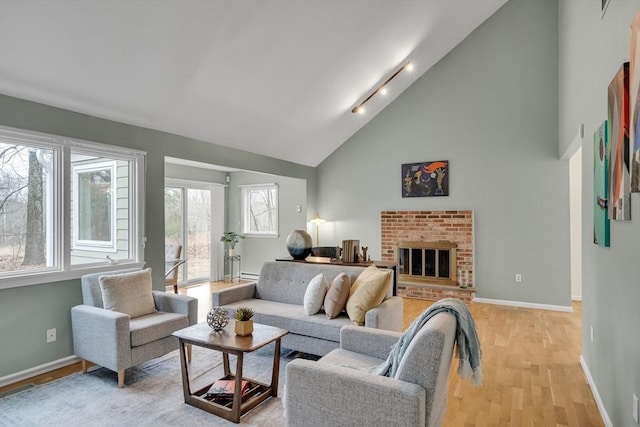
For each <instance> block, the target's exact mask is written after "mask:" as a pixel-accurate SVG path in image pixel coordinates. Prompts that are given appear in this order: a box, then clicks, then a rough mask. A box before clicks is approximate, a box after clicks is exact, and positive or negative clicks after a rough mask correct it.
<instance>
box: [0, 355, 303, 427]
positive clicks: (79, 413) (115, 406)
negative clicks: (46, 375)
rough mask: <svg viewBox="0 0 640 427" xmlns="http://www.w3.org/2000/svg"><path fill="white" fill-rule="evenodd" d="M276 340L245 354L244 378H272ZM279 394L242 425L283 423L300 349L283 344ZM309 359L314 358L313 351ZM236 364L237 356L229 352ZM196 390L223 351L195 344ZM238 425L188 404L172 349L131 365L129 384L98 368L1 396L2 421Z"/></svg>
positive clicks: (213, 375) (214, 372) (210, 377)
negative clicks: (290, 370) (290, 371)
mask: <svg viewBox="0 0 640 427" xmlns="http://www.w3.org/2000/svg"><path fill="white" fill-rule="evenodd" d="M273 347H274V345H273V344H270V345H268V346H266V347H264V348H262V349H260V350H258V351H256V352H253V353H248V354H246V355H245V358H244V369H243V373H244V376H245V377H249V378H253V379H256V380H258V381H262V382H266V383H268V382H269V381H270V379H271V366H272V360H273ZM281 354H282V357H281V359H280V377H279V383H278V397H277V398H271V399H268V400H267V401H265V402H264V403H262V404H261V405H259V406H258V407H256V408H254V409H253V410H251V411H250V412H249V413H247V414H246V415H244V416H243V417H242V419H241V422H240V424H241V425H248V426H265V427H267V426H268V427H273V426H283V425H284V424H285V422H284V413H283V408H282V400H281V399H282V396H283V389H284V384H285V371H286V365H287V364H288V363H289V362H290V361H291V360H293V359H295V358H297V357H305V355H302V354H300V353H297V352H292V351H290V350H286V349H283V350H282V352H281ZM310 358H313V357H312V356H311V357H310ZM230 359H231V365H232V369H235V357H234V356H231V357H230ZM189 370H190V371H189V376H190V378H191V384H192V386H191V387H192V388H191V389H192V390H197V389H198V388H201V387H204V386H205V385H207V384H209V383H211V382H213V381H214V380H216V379H218V378H220V377H221V376H222V375H223V372H222V371H223V369H222V355H221V353H220V352H217V351H210V350H207V349H203V348H200V347H195V346H194V347H193V357H192V362H191V364H190V367H189ZM204 424H206V425H211V426H234V425H237V424H235V423H232V422H229V421H226V420H223V419H221V418H219V417H217V416H215V415H213V414H210V413H208V412H205V411H203V410H201V409H198V408H195V407H193V406H190V405H187V404H185V403H184V397H183V394H182V379H181V373H180V357H179V353H178V351H177V350H176V351H173V352H171V353H169V354H167V355H165V356H163V357H159V358H157V359H153V360H151V361H149V362H146V363H143V364H141V365H138V366H136V367H134V368H130V369H127V371H126V378H125V387H124V388H118V381H117V375H116V373H115V372H112V371H110V370H108V369H104V368H100V367H96V368H94V369H93V370H90V371H89V372H88V373H87V374H82V373H77V374H73V375H70V376H68V377H65V378H61V379H59V380H56V381H52V382H50V383H47V384H43V385H40V386H36V387H34V388H31V389H28V390H25V391H22V392H19V393H16V394H12V395H9V396H7V397H4V398H2V399H0V426H193V425H204Z"/></svg>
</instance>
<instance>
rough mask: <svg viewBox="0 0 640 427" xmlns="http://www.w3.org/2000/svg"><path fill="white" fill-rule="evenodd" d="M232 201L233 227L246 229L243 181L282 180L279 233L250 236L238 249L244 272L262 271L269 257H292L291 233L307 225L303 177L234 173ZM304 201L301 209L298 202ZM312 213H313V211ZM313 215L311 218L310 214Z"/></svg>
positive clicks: (230, 227) (279, 197) (230, 203)
mask: <svg viewBox="0 0 640 427" xmlns="http://www.w3.org/2000/svg"><path fill="white" fill-rule="evenodd" d="M229 176H230V177H231V182H230V183H229V204H228V206H227V212H228V219H229V224H228V225H227V227H228V229H229V230H230V231H237V232H242V195H241V190H240V187H239V186H240V185H246V184H264V183H273V182H275V183H277V184H278V205H279V217H278V222H279V235H278V237H277V238H270V237H247V238H246V239H244V240H241V241H240V243H239V244H238V246H236V249H238V253H239V255H240V256H241V257H242V272H244V273H254V274H258V273H260V267H262V264H263V263H264V262H265V261H273V260H274V259H276V258H278V257H288V256H290V255H289V252H287V245H286V242H287V236H288V235H289V233H290V232H291V231H292V230H297V229H302V230H306V229H307V218H308V215H307V191H306V183H305V182H304V180H302V179H298V178H290V177H283V176H274V175H265V174H258V173H251V172H233V173H230V174H229ZM297 205H300V209H301V210H300V212H297V211H296V206H297ZM310 217H313V215H311V216H310ZM310 217H309V218H310Z"/></svg>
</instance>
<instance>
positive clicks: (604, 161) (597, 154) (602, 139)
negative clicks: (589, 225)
mask: <svg viewBox="0 0 640 427" xmlns="http://www.w3.org/2000/svg"><path fill="white" fill-rule="evenodd" d="M608 135H609V133H608V132H607V121H606V120H605V122H604V123H602V126H600V128H599V129H598V130H597V131H596V133H595V134H594V135H593V243H595V244H596V245H598V246H603V247H606V248H608V247H609V246H610V244H611V243H610V237H609V233H610V223H609V213H608V212H607V201H608V199H609V141H608V139H607V138H608Z"/></svg>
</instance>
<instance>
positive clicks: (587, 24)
mask: <svg viewBox="0 0 640 427" xmlns="http://www.w3.org/2000/svg"><path fill="white" fill-rule="evenodd" d="M639 10H640V1H639V0H611V2H610V4H609V7H608V8H607V11H606V13H605V15H604V17H603V16H602V13H601V11H600V0H561V1H560V6H559V22H560V92H559V100H560V102H559V105H560V111H559V117H560V152H563V151H565V150H566V147H568V145H569V143H570V141H571V140H572V139H573V137H574V135H575V133H576V132H575V130H576V129H577V127H578V124H579V123H584V125H585V126H584V127H585V138H584V143H583V149H582V159H583V160H582V185H583V191H582V241H583V243H582V265H583V267H582V280H583V282H582V354H583V357H584V361H585V363H586V366H587V367H588V370H589V372H590V373H591V376H592V377H593V380H594V382H595V386H596V389H597V391H598V394H599V395H600V397H601V399H602V402H603V404H604V406H605V408H606V413H607V414H608V417H609V418H610V421H611V425H613V426H616V427H618V426H620V427H625V426H628V427H631V426H636V425H637V424H635V422H634V421H633V418H632V393H635V394H636V395H637V396H640V327H639V326H640V308H639V307H638V304H639V303H640V267H639V265H640V194H632V196H631V218H632V220H631V221H611V247H610V248H601V247H598V246H596V245H594V244H593V243H592V242H593V206H592V201H593V134H594V132H595V131H596V129H597V128H598V127H599V126H600V125H601V124H602V122H603V121H604V120H605V119H606V117H607V86H608V85H609V82H610V81H611V79H612V78H613V76H614V75H615V73H616V72H617V71H618V69H619V68H620V66H621V65H622V63H623V62H625V61H628V60H629V56H630V55H629V26H630V24H631V21H632V19H633V17H634V15H635V14H636V12H638V11H639ZM592 326H593V330H594V341H593V343H592V342H591V339H590V328H591V327H592Z"/></svg>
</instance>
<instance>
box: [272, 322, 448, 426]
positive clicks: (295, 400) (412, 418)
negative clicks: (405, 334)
mask: <svg viewBox="0 0 640 427" xmlns="http://www.w3.org/2000/svg"><path fill="white" fill-rule="evenodd" d="M456 325H457V323H456V318H455V317H454V316H453V315H452V314H450V313H439V314H436V315H435V316H433V318H431V319H430V320H429V321H427V323H426V324H425V325H424V326H423V327H422V328H421V329H420V331H419V332H418V333H417V335H416V336H415V338H414V339H413V340H412V341H411V344H410V345H409V347H408V348H407V350H406V352H405V354H404V357H403V358H402V360H401V362H400V364H399V366H398V371H397V373H396V375H395V377H393V378H390V377H385V376H380V375H377V374H375V373H370V372H367V371H366V370H362V369H364V368H370V367H374V366H378V365H380V364H381V363H383V362H384V361H385V359H386V358H387V356H388V355H389V350H390V348H391V346H392V345H393V344H395V343H396V342H397V341H398V339H399V337H400V336H401V335H402V334H401V333H399V332H392V331H385V330H380V329H373V328H363V327H359V326H352V325H349V326H345V327H343V328H342V329H341V331H340V348H339V349H337V350H333V351H332V352H330V353H329V354H327V355H326V356H324V357H322V358H321V359H320V360H319V361H317V362H314V361H310V360H303V359H296V360H293V361H292V362H290V363H289V364H288V365H287V380H286V387H285V396H284V402H285V403H284V405H285V417H286V420H287V425H289V426H301V425H304V426H307V427H313V426H354V425H362V426H385V427H386V426H394V427H400V426H407V427H409V426H411V427H417V426H420V427H423V426H428V427H436V426H440V424H441V423H442V417H443V416H444V412H445V409H446V404H447V388H448V382H449V368H450V367H451V359H452V356H453V349H454V343H455V337H456ZM357 368H359V369H357Z"/></svg>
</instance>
